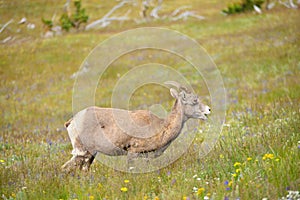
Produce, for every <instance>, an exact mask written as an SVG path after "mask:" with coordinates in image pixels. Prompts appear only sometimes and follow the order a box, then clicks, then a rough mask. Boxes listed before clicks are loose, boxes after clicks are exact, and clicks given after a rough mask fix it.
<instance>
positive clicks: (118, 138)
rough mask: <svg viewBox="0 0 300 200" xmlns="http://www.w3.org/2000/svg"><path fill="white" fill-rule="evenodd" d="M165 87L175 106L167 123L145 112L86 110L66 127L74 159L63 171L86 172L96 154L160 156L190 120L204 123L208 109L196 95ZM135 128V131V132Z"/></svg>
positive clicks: (183, 89) (95, 108)
mask: <svg viewBox="0 0 300 200" xmlns="http://www.w3.org/2000/svg"><path fill="white" fill-rule="evenodd" d="M165 84H169V85H172V86H175V87H176V88H177V89H178V91H177V90H176V89H174V88H171V89H170V93H171V95H172V97H174V98H175V99H176V100H175V104H174V106H173V107H172V110H171V112H170V113H169V114H168V116H167V118H166V119H161V118H159V117H157V116H156V115H154V114H153V113H151V112H150V111H147V110H137V111H128V110H121V109H116V108H99V107H89V108H86V109H84V110H82V111H80V112H78V113H77V114H76V115H75V116H74V117H73V118H72V119H70V120H69V121H67V122H66V123H65V127H66V128H67V130H68V133H69V137H70V139H71V143H72V146H73V151H72V154H73V157H72V158H71V160H69V161H68V162H66V163H65V164H64V165H63V166H62V168H63V169H65V170H67V171H70V170H71V169H75V168H77V167H78V168H79V169H81V170H84V171H87V170H88V169H89V167H90V165H91V164H92V162H93V160H94V158H95V156H96V154H97V153H98V152H100V153H103V154H105V155H109V156H120V155H127V156H128V157H129V158H131V157H135V156H138V155H140V154H145V153H149V152H155V155H156V156H160V155H161V154H162V153H163V152H164V151H165V150H166V149H167V148H168V146H169V145H170V144H171V142H172V141H174V140H175V139H176V138H177V137H178V135H179V134H180V132H181V129H182V128H183V125H184V123H185V122H186V121H187V120H188V119H189V118H195V119H202V120H206V119H207V115H208V114H210V108H209V107H208V106H207V105H204V104H202V103H201V102H200V99H199V97H198V96H197V95H195V94H193V93H192V92H190V91H189V90H188V89H187V88H185V87H183V86H181V85H180V84H178V83H177V82H174V81H167V82H165ZM137 126H138V128H137Z"/></svg>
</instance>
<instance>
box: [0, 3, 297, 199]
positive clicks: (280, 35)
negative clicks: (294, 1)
mask: <svg viewBox="0 0 300 200" xmlns="http://www.w3.org/2000/svg"><path fill="white" fill-rule="evenodd" d="M230 2H232V1H230V0H226V1H217V0H213V1H204V0H192V1H189V2H187V1H183V0H174V1H172V2H167V1H165V2H164V7H163V9H162V11H161V12H162V13H170V12H172V11H173V10H174V9H176V8H178V7H180V6H183V5H186V4H190V5H192V8H191V9H192V10H195V11H196V12H197V13H198V14H200V15H203V16H205V17H206V19H205V20H201V21H199V20H196V19H192V18H190V19H188V20H186V21H182V20H179V21H168V20H154V21H151V22H143V23H140V24H136V23H135V22H134V21H127V22H123V23H119V22H115V23H112V24H111V25H110V26H108V27H106V28H102V29H96V30H95V29H94V30H89V31H80V32H75V31H71V32H70V33H63V35H61V36H56V37H53V38H48V39H45V38H43V37H41V35H42V34H43V33H44V32H45V27H43V24H42V22H41V18H42V17H45V18H51V17H52V16H53V14H54V13H57V16H59V14H60V13H61V12H62V7H63V4H64V1H58V0H24V1H18V0H0V24H1V26H0V27H2V25H3V24H5V23H6V22H7V21H9V20H10V19H14V22H13V23H12V24H10V25H9V26H7V28H6V29H5V30H4V31H3V32H2V33H0V41H3V40H4V39H5V38H7V37H10V36H11V37H12V39H11V40H10V41H8V42H6V43H4V44H2V43H1V44H0V111H1V119H0V198H2V199H57V200H59V199H64V200H67V199H72V200H74V199H89V200H93V199H94V200H96V199H106V200H112V199H143V200H146V199H152V200H154V199H155V200H159V199H161V200H162V199H167V200H172V199H183V200H187V199H190V200H194V199H195V200H198V199H230V200H231V199H242V200H244V199H263V198H267V199H269V200H273V199H279V198H280V199H281V198H282V197H285V199H287V198H286V197H287V195H288V193H289V191H300V78H299V77H300V23H299V19H300V9H287V8H285V7H283V6H280V5H276V6H275V7H274V8H273V9H272V10H270V11H264V10H263V14H257V13H251V12H250V13H245V14H238V15H232V16H224V15H222V14H221V13H220V11H221V10H222V9H224V8H225V7H226V6H227V5H228V3H230ZM82 4H83V7H84V8H86V12H87V14H89V15H90V19H89V22H92V21H94V20H96V19H98V18H100V17H101V16H103V15H104V14H105V13H106V12H107V11H109V10H110V8H111V7H113V6H114V5H115V4H116V2H115V1H108V0H106V1H96V0H92V1H86V0H83V2H82ZM134 14H135V13H134V11H133V12H132V13H131V15H134ZM22 17H26V18H27V20H28V22H30V23H34V24H35V25H36V28H35V29H33V30H28V29H27V28H26V25H19V24H17V22H18V21H19V20H20V19H21V18H22ZM146 26H154V27H165V28H169V29H172V30H176V31H179V32H181V33H183V34H186V35H187V36H190V37H191V38H194V39H195V40H196V41H197V42H198V43H199V44H200V45H202V46H203V47H204V48H205V49H206V51H207V52H208V54H209V55H210V56H211V57H212V59H213V60H214V62H215V63H216V65H217V67H218V68H219V70H220V72H221V75H222V77H223V81H224V84H225V88H226V92H227V108H226V121H225V124H224V127H223V130H222V133H221V134H220V137H219V139H218V141H217V143H216V145H215V146H214V148H213V149H212V151H210V153H209V154H208V155H206V156H205V157H203V158H201V159H197V158H198V156H197V153H198V150H197V149H195V148H192V147H193V145H191V148H190V149H189V150H188V152H186V153H185V154H184V156H182V157H181V158H180V159H178V160H177V161H176V162H174V163H172V164H170V165H169V166H167V167H165V168H163V169H161V170H159V171H155V172H151V173H144V174H131V173H124V172H119V171H115V170H114V169H111V168H109V167H106V166H105V165H103V164H101V163H100V162H99V161H97V160H96V161H95V162H94V163H93V165H92V167H91V170H90V171H89V172H87V173H84V172H80V171H76V172H74V173H71V174H65V173H63V172H62V171H61V168H60V167H61V165H63V163H64V162H66V161H67V160H68V159H70V158H71V154H70V152H71V150H72V149H71V143H70V141H69V138H68V134H67V131H66V130H65V129H64V127H63V124H64V122H65V121H67V120H68V119H69V118H70V117H71V116H72V89H73V84H74V79H72V78H70V77H71V75H72V74H73V73H75V72H76V71H77V70H78V69H79V67H80V65H81V63H82V62H83V60H84V59H85V58H86V56H88V54H89V52H90V51H91V50H92V49H93V48H94V47H95V46H96V45H97V44H99V43H100V42H102V41H104V40H105V39H107V38H109V37H110V36H113V35H114V34H116V33H119V32H121V31H125V30H129V29H132V28H137V27H146ZM126 58H128V59H126ZM130 58H131V59H130ZM134 58H135V55H134V54H133V55H131V57H130V55H129V57H125V58H123V59H120V60H119V61H117V62H115V63H113V64H112V67H111V68H109V71H107V72H106V73H105V74H104V76H103V78H102V79H101V82H99V88H97V91H96V105H98V106H104V107H107V106H110V99H109V97H110V95H111V93H112V89H113V87H114V84H115V82H116V81H117V80H118V77H119V73H121V74H122V73H124V69H123V68H122V67H121V66H122V65H128V64H131V61H132V63H133V65H134V64H137V63H138V62H137V61H136V60H135V59H134ZM139 58H142V59H141V60H142V61H141V62H142V63H143V62H145V63H147V62H150V61H151V59H149V58H148V57H147V53H146V54H141V55H139ZM155 59H156V60H155V61H156V62H159V63H168V64H170V63H174V67H175V68H176V67H179V64H178V63H177V62H175V61H174V62H172V61H170V60H164V58H163V57H156V58H155ZM122 70H123V71H122ZM183 74H185V75H186V76H189V75H190V77H189V80H191V81H192V82H193V83H194V85H193V86H195V88H194V89H195V90H196V91H197V92H198V93H200V94H203V95H205V96H209V94H208V93H207V91H206V90H202V89H203V88H204V89H205V86H203V88H202V86H199V85H197V84H200V83H201V84H202V80H197V79H194V78H193V76H192V74H191V73H190V72H185V71H183ZM153 94H155V95H153ZM155 102H161V103H162V104H165V105H166V106H169V107H170V106H171V105H172V102H173V99H172V98H171V97H170V95H169V93H168V91H167V90H166V89H163V88H160V89H151V88H150V87H148V86H145V87H142V88H140V89H139V90H138V91H137V92H136V93H135V96H134V97H133V98H132V102H130V103H131V108H132V109H135V108H139V107H142V105H145V104H146V105H150V104H151V103H155ZM206 103H209V100H207V101H206ZM212 112H213V111H212ZM205 127H206V123H204V122H201V123H199V129H200V130H202V131H201V132H203V134H205ZM201 132H200V133H199V134H197V135H198V136H197V137H199V138H196V139H195V141H194V143H199V142H201V141H202V136H201ZM298 198H300V197H299V196H298Z"/></svg>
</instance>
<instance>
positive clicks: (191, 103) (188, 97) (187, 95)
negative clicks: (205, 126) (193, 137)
mask: <svg viewBox="0 0 300 200" xmlns="http://www.w3.org/2000/svg"><path fill="white" fill-rule="evenodd" d="M165 84H168V85H173V86H175V87H176V88H177V89H178V90H179V91H177V90H176V89H174V88H171V89H170V93H171V95H172V96H173V97H174V98H175V99H177V100H179V101H181V103H182V105H183V110H184V114H185V116H186V117H187V118H195V119H202V120H206V119H207V115H209V114H210V107H209V106H207V105H205V104H203V103H202V102H201V100H200V99H199V97H198V95H196V94H193V93H192V92H190V91H189V90H188V89H187V88H186V87H184V86H181V85H180V84H179V83H177V82H174V81H167V82H165Z"/></svg>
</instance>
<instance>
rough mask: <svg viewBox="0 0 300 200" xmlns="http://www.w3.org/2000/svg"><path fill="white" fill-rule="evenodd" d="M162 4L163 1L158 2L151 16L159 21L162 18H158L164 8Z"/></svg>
mask: <svg viewBox="0 0 300 200" xmlns="http://www.w3.org/2000/svg"><path fill="white" fill-rule="evenodd" d="M162 3H163V0H158V5H157V6H156V7H155V8H153V9H152V11H151V13H150V16H151V17H153V18H155V19H159V18H160V17H159V16H158V11H159V10H160V9H161V8H162Z"/></svg>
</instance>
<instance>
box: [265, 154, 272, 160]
mask: <svg viewBox="0 0 300 200" xmlns="http://www.w3.org/2000/svg"><path fill="white" fill-rule="evenodd" d="M266 159H271V160H272V159H274V154H272V153H266V154H265V155H264V156H263V160H266Z"/></svg>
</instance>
